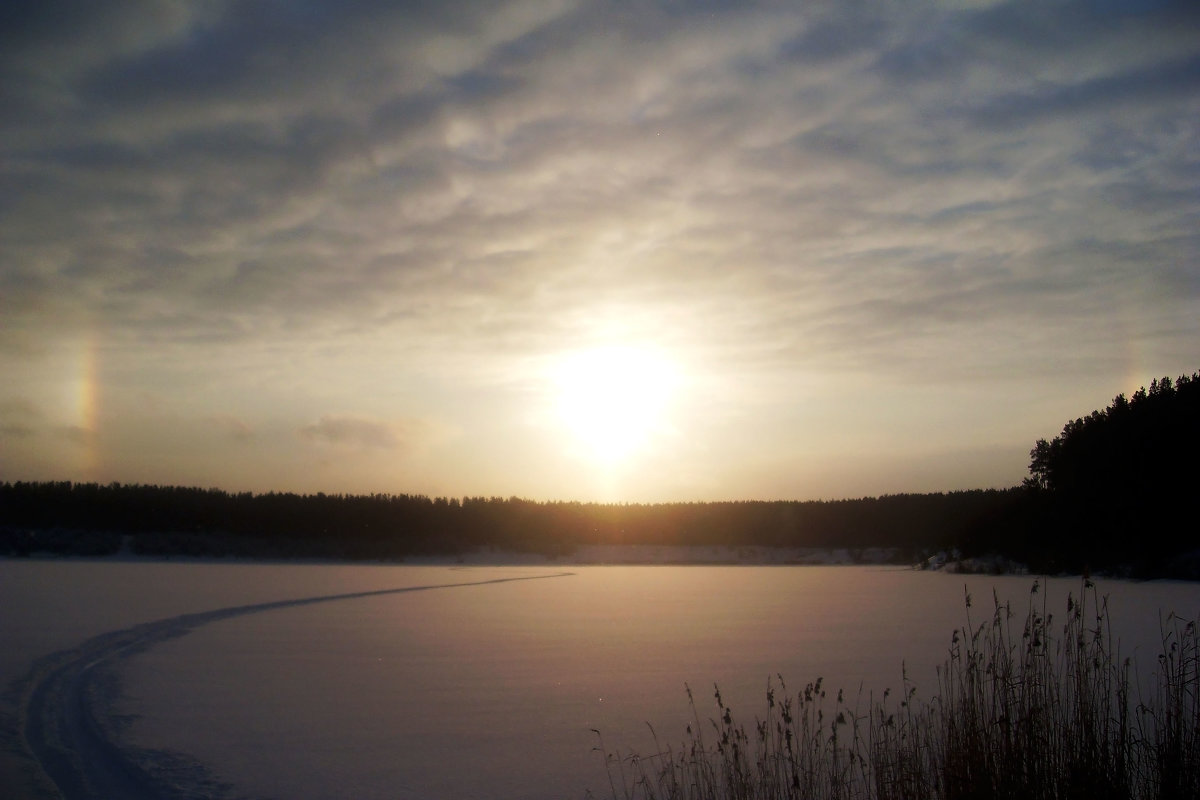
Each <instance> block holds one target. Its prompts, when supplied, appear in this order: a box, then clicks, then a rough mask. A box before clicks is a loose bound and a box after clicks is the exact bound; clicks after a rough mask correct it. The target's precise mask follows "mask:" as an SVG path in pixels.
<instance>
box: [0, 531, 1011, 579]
mask: <svg viewBox="0 0 1200 800" xmlns="http://www.w3.org/2000/svg"><path fill="white" fill-rule="evenodd" d="M0 559H5V560H9V559H11V560H54V561H104V562H127V563H147V564H160V563H181V564H297V565H300V564H305V565H320V564H328V565H346V564H357V565H364V566H366V565H375V566H447V567H472V566H481V567H493V566H495V567H505V566H513V567H521V566H529V567H540V566H572V565H575V566H605V565H611V566H687V565H696V566H747V567H752V566H825V567H832V566H886V567H894V568H899V569H917V570H935V571H945V572H956V573H965V574H981V573H990V574H997V575H999V574H1009V575H1025V574H1028V573H1029V569H1028V568H1027V567H1026V566H1025V565H1024V564H1020V563H1018V562H1015V561H1011V560H1009V559H1006V558H1003V557H1000V556H993V557H984V558H964V557H962V556H961V555H959V554H958V553H953V552H950V553H947V552H939V553H936V554H934V555H932V556H928V557H925V558H921V559H919V560H914V559H912V558H911V557H906V554H904V553H903V552H902V551H900V550H898V549H897V548H889V547H863V548H846V547H840V548H829V547H768V546H762V545H744V546H729V545H649V544H597V545H581V546H579V547H576V548H573V549H572V550H569V551H564V552H562V553H559V554H555V555H548V554H545V553H534V552H522V551H518V550H505V549H501V548H495V547H481V548H478V549H475V550H471V551H467V552H464V553H457V554H451V553H439V554H431V555H416V556H407V557H404V558H400V559H366V560H356V559H337V558H303V557H300V558H288V557H284V556H274V557H273V556H263V557H252V556H237V555H233V556H209V555H205V556H197V555H189V554H183V553H180V554H140V553H136V552H134V551H133V550H132V549H131V548H130V546H129V541H128V537H126V541H125V543H124V546H123V547H122V548H121V550H120V551H119V552H117V553H114V554H111V555H69V554H60V553H53V552H46V551H42V552H39V551H34V552H32V553H30V554H29V555H27V556H20V557H17V556H5V555H0Z"/></svg>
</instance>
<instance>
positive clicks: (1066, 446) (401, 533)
mask: <svg viewBox="0 0 1200 800" xmlns="http://www.w3.org/2000/svg"><path fill="white" fill-rule="evenodd" d="M1198 452H1200V373H1196V374H1195V375H1192V376H1190V377H1189V376H1183V377H1180V378H1179V379H1178V380H1176V381H1175V382H1172V381H1171V380H1170V379H1169V378H1163V379H1161V380H1156V381H1154V382H1153V383H1152V384H1151V385H1150V388H1149V390H1145V389H1143V390H1139V391H1138V392H1137V393H1136V394H1134V395H1133V396H1132V397H1131V398H1128V399H1127V398H1125V397H1124V396H1123V395H1118V396H1117V397H1116V399H1114V400H1113V403H1112V405H1110V406H1109V407H1108V408H1106V409H1104V410H1102V411H1094V412H1092V413H1091V414H1089V415H1088V416H1087V417H1082V418H1079V419H1076V420H1073V421H1070V422H1068V423H1067V424H1066V425H1065V426H1064V427H1063V430H1062V433H1060V434H1059V435H1058V436H1056V437H1055V438H1053V439H1051V440H1045V439H1041V440H1038V442H1037V443H1036V444H1035V446H1034V447H1033V450H1032V451H1031V454H1030V456H1031V463H1030V474H1029V477H1028V478H1026V479H1025V481H1024V484H1023V485H1022V486H1019V487H1012V488H1010V489H988V490H975V491H962V492H949V493H935V494H903V495H886V496H882V497H872V498H861V499H851V500H836V501H805V502H796V501H763V502H759V501H754V502H749V501H748V502H706V503H659V504H600V503H579V502H533V501H529V500H524V499H520V498H516V497H510V498H498V497H466V498H444V497H438V498H431V497H426V496H423V495H407V494H396V495H393V494H373V495H344V494H323V493H319V494H292V493H275V492H271V493H266V494H251V493H230V492H226V491H222V490H219V489H199V488H187V487H176V486H154V485H128V484H119V483H112V484H107V485H99V484H94V483H71V482H20V481H18V482H5V483H0V555H9V556H23V555H31V554H41V553H51V554H70V555H85V556H99V555H108V554H113V553H116V552H118V551H119V550H121V549H122V548H123V547H128V548H129V549H130V550H132V552H134V553H138V554H145V555H190V556H240V557H251V558H336V559H355V560H358V559H372V560H374V559H382V560H394V559H402V558H405V557H410V556H418V555H457V554H462V553H466V552H469V551H471V550H475V549H478V548H480V547H495V548H501V549H505V550H509V551H515V552H525V553H541V554H546V555H567V554H569V553H570V552H571V551H572V550H574V549H575V548H577V547H579V546H581V545H590V544H643V545H727V546H734V547H741V546H750V545H759V546H768V547H822V548H847V549H849V550H850V551H851V552H859V551H861V550H862V549H864V548H869V547H879V548H890V549H891V550H892V551H893V552H894V553H895V555H896V558H897V559H898V560H902V561H912V562H915V561H917V560H920V559H922V558H924V557H925V556H927V555H929V554H931V553H934V552H938V551H946V550H958V551H960V552H961V553H962V554H964V555H967V556H983V555H1001V556H1006V557H1008V558H1012V559H1015V560H1018V561H1021V562H1023V563H1026V564H1028V565H1029V566H1030V567H1031V568H1032V569H1034V570H1037V571H1043V572H1081V571H1088V570H1096V571H1110V572H1117V573H1120V574H1129V575H1135V576H1161V575H1168V576H1178V577H1197V576H1198V575H1200V564H1198V563H1197V562H1198V561H1200V558H1198V548H1200V536H1198V535H1197V533H1196V531H1197V530H1200V525H1197V517H1198V516H1200V514H1198V509H1197V498H1198V497H1200V491H1198V487H1200V470H1198V468H1197V453H1198Z"/></svg>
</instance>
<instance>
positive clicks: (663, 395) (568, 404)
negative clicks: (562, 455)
mask: <svg viewBox="0 0 1200 800" xmlns="http://www.w3.org/2000/svg"><path fill="white" fill-rule="evenodd" d="M676 380H677V376H676V369H675V367H674V364H673V363H672V361H671V360H670V359H669V358H667V357H666V356H665V355H664V354H662V353H660V352H658V351H656V350H653V349H650V348H642V347H632V346H619V347H603V348H595V349H591V350H583V351H578V352H574V353H570V354H568V355H566V356H565V357H564V358H563V359H562V360H561V362H560V363H559V364H558V367H557V369H556V372H555V383H556V384H557V386H556V401H557V412H558V416H559V419H560V421H561V423H562V424H563V426H564V428H565V429H566V432H567V433H568V434H569V436H570V438H571V440H572V443H573V445H574V447H573V448H572V449H574V450H576V451H577V452H579V453H581V454H582V455H584V456H585V457H587V458H589V459H591V460H593V461H596V462H600V463H603V464H608V465H613V464H616V463H619V462H622V461H626V460H628V459H629V458H630V457H632V456H633V455H634V454H636V453H638V452H641V451H644V450H645V449H647V448H648V447H649V446H650V445H651V444H652V443H653V441H654V440H655V439H656V438H657V437H658V436H659V435H661V434H662V433H663V432H664V431H665V430H666V429H667V427H668V424H667V423H668V420H667V418H666V415H667V406H668V404H669V401H670V399H671V395H672V393H673V391H674V388H675V383H676Z"/></svg>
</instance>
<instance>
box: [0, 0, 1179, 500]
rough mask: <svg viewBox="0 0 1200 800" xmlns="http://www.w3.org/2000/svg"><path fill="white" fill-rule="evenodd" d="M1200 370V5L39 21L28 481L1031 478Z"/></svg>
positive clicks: (19, 336) (26, 177)
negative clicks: (1059, 441)
mask: <svg viewBox="0 0 1200 800" xmlns="http://www.w3.org/2000/svg"><path fill="white" fill-rule="evenodd" d="M1197 369H1200V5H1197V4H1196V3H1194V2H1135V1H1134V0H1093V1H1092V2H1059V1H1058V0H1044V1H1043V2H1038V3H1029V2H1024V1H1021V2H1016V1H1015V0H1014V1H1010V0H999V1H998V2H984V1H980V2H966V1H964V2H929V1H928V0H913V1H912V2H905V3H885V2H855V1H854V0H840V1H839V2H771V3H726V2H716V1H715V0H713V1H711V2H704V1H702V0H697V2H667V1H665V0H664V1H663V2H637V1H634V2H620V3H617V2H589V1H588V0H581V1H580V2H571V0H530V1H528V2H524V1H522V2H509V3H479V2H468V3H456V2H425V3H398V2H382V0H336V2H335V1H334V0H330V1H329V2H318V1H317V0H312V1H311V2H305V0H279V2H271V1H270V0H263V1H262V2H251V1H250V0H244V1H243V0H234V1H230V2H226V1H225V0H213V1H211V2H208V1H206V0H186V1H180V2H171V1H170V0H163V1H162V2H150V1H149V0H146V1H145V2H133V1H130V2H120V3H94V2H90V0H79V1H78V2H57V1H56V0H35V1H34V2H26V1H25V0H16V1H15V2H13V1H11V0H10V2H8V3H5V4H4V6H3V8H2V9H0V375H2V376H3V379H2V380H0V479H2V480H8V481H13V480H73V481H99V482H103V483H107V482H110V481H120V482H123V483H135V482H136V483H156V484H179V485H195V486H204V487H220V488H224V489H227V490H230V491H255V492H265V491H297V492H316V491H326V492H347V493H374V492H385V493H419V494H428V495H434V496H451V497H461V496H513V495H515V496H521V497H527V498H531V499H536V500H556V499H564V500H599V501H606V502H660V501H676V500H698V501H700V500H729V499H799V500H805V499H832V498H844V497H860V496H874V495H881V494H892V493H900V492H932V491H951V490H958V489H971V488H987V487H1007V486H1012V485H1015V484H1018V483H1019V482H1020V481H1021V479H1022V478H1023V477H1024V476H1025V475H1026V474H1027V468H1028V464H1029V450H1030V448H1031V447H1032V446H1033V444H1034V442H1035V441H1036V439H1038V438H1040V437H1047V438H1050V437H1053V436H1054V435H1055V434H1056V433H1058V432H1059V430H1061V428H1062V425H1063V424H1064V423H1065V422H1066V421H1067V420H1069V419H1073V418H1075V417H1077V416H1082V415H1086V414H1087V413H1088V412H1090V411H1091V410H1093V409H1097V408H1103V407H1104V406H1106V405H1107V404H1108V403H1109V402H1110V401H1111V400H1112V398H1113V397H1114V396H1115V395H1116V394H1117V393H1118V392H1126V393H1128V392H1131V391H1133V390H1135V389H1137V388H1138V387H1139V386H1141V385H1148V384H1149V382H1150V381H1151V380H1152V379H1154V378H1158V377H1162V376H1164V375H1167V376H1171V377H1175V376H1178V375H1180V374H1184V373H1187V374H1190V373H1192V372H1194V371H1195V370H1197Z"/></svg>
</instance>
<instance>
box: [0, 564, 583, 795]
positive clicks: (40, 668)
mask: <svg viewBox="0 0 1200 800" xmlns="http://www.w3.org/2000/svg"><path fill="white" fill-rule="evenodd" d="M573 574H574V573H571V572H555V573H550V574H546V575H524V576H520V577H513V578H493V579H490V580H484V581H469V582H462V583H442V584H432V585H427V586H405V587H400V588H395V589H376V590H372V591H366V592H350V593H346V594H332V595H321V596H318V597H303V598H298V599H293V600H277V601H273V602H268V603H255V604H251V605H243V606H231V607H229V608H219V609H215V610H212V611H204V612H200V613H193V614H182V615H180V616H177V617H169V618H167V619H162V620H157V621H155V622H146V623H142V624H140V625H135V626H133V627H130V628H124V629H122V630H117V631H111V632H109V633H103V634H100V635H99V636H94V637H92V638H91V639H88V640H87V641H85V642H83V643H82V644H80V645H79V646H77V647H74V648H70V649H67V650H61V651H59V652H57V653H53V654H51V655H48V656H46V657H44V658H41V659H39V660H38V661H37V662H36V663H35V665H34V667H33V669H32V670H31V671H30V673H29V675H28V676H27V677H26V678H25V679H23V680H22V681H21V682H19V684H18V685H17V691H18V692H19V693H20V696H21V698H22V702H21V706H22V711H23V713H22V719H21V726H20V727H21V729H22V732H23V734H24V746H25V749H26V750H27V751H28V754H29V755H31V756H32V757H33V758H34V760H35V761H36V762H37V763H38V765H39V766H40V767H41V769H42V771H43V772H44V773H45V774H46V775H47V776H48V777H49V778H50V779H51V780H52V781H53V782H54V784H55V786H57V788H58V791H59V793H60V794H61V796H62V798H63V800H166V799H167V798H171V800H176V799H177V798H193V797H197V798H198V797H206V796H209V793H210V792H212V791H213V790H214V789H215V788H216V787H215V786H214V785H212V784H211V783H209V782H207V781H205V783H206V785H205V786H204V787H202V788H201V787H194V788H193V789H192V790H189V788H188V787H187V786H186V785H184V786H178V785H167V783H166V782H165V781H163V780H161V779H159V780H156V779H155V778H154V777H153V776H151V775H150V774H149V773H148V772H147V771H146V770H144V769H143V768H142V767H140V766H139V765H138V764H137V763H136V762H135V760H134V759H133V758H132V757H131V756H130V754H129V753H126V752H124V751H122V750H121V748H120V747H119V746H118V744H117V743H116V742H115V741H114V739H115V736H114V734H113V731H112V725H111V724H109V725H108V726H106V725H105V724H104V720H103V719H101V718H99V717H98V716H97V712H96V706H97V704H98V702H97V701H98V695H99V694H100V693H101V689H102V686H101V684H102V682H103V681H104V680H106V679H107V680H111V679H112V678H113V676H114V675H115V669H116V666H117V664H118V662H119V661H120V660H122V659H124V658H127V657H129V656H131V655H133V654H135V653H140V652H143V651H144V650H146V649H148V648H150V647H153V646H155V645H157V644H160V643H161V642H164V641H167V640H168V639H174V638H177V637H180V636H184V635H186V634H188V633H190V632H192V631H194V630H195V629H196V628H199V627H201V626H202V625H208V624H209V623H212V622H218V621H220V620H223V619H229V618H231V617H240V616H245V615H247V614H259V613H261V612H264V611H274V610H276V609H281V608H295V607H297V606H305V605H313V604H316V603H328V602H332V601H335V600H355V599H360V598H364V597H377V596H380V595H388V594H403V593H406V592H421V591H431V590H434V589H453V588H458V587H465V586H486V585H490V584H497V583H510V582H513V581H528V580H539V579H543V578H561V577H567V576H569V575H573ZM171 783H172V784H174V783H175V781H171ZM185 784H186V780H185ZM196 788H200V791H199V792H197V791H196V790H195V789H196Z"/></svg>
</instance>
